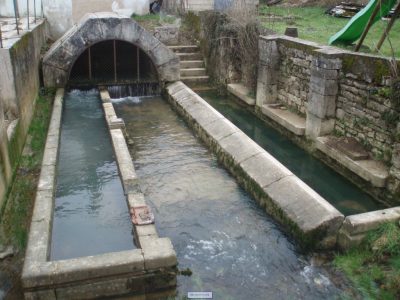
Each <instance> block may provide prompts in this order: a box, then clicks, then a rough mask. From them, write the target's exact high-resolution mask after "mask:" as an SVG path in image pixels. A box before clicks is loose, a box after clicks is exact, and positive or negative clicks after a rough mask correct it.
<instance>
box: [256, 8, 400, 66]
mask: <svg viewBox="0 0 400 300" xmlns="http://www.w3.org/2000/svg"><path fill="white" fill-rule="evenodd" d="M325 10H326V8H324V7H318V6H314V7H281V6H270V7H268V6H266V5H260V7H259V11H260V14H267V15H274V16H278V17H281V19H280V20H279V19H276V18H274V19H272V18H271V19H270V20H268V19H267V20H266V19H262V21H263V26H264V27H266V28H269V29H272V30H274V31H276V32H277V33H280V34H283V33H284V32H285V29H286V27H288V26H295V27H297V28H298V31H299V37H300V38H302V39H306V40H309V41H314V42H317V43H320V44H324V45H326V44H328V39H329V37H330V36H332V35H333V34H335V33H336V32H338V31H339V30H340V29H342V28H343V27H344V26H345V25H346V23H347V22H348V21H349V20H348V19H343V18H335V17H331V16H328V15H325V13H324V12H325ZM386 25H387V22H386V21H380V22H377V23H376V24H375V25H374V26H373V27H372V28H371V30H370V31H369V32H368V35H367V37H366V39H365V42H364V45H365V46H367V47H362V49H361V51H364V52H371V50H370V49H372V50H374V49H375V46H376V44H377V41H378V40H379V38H380V36H381V35H382V32H383V31H384V29H385V27H386ZM389 38H390V41H391V43H392V45H393V49H394V52H395V53H394V54H395V56H396V57H400V22H396V23H395V24H394V26H393V28H392V30H391V31H390V33H389ZM338 46H339V47H344V48H349V47H348V46H341V45H338ZM350 47H351V48H352V47H353V46H350ZM380 52H381V53H382V55H384V56H391V55H392V50H391V46H390V43H389V41H388V40H386V41H385V43H384V44H383V46H382V48H381V51H380ZM351 65H352V61H345V62H344V66H345V67H346V66H351Z"/></svg>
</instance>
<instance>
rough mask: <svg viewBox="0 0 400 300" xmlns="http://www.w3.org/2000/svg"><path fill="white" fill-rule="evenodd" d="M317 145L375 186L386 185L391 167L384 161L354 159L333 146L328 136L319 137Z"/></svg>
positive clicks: (320, 149) (319, 148)
mask: <svg viewBox="0 0 400 300" xmlns="http://www.w3.org/2000/svg"><path fill="white" fill-rule="evenodd" d="M316 147H317V149H318V150H319V151H321V152H323V153H325V154H326V155H328V156H329V157H331V158H333V159H335V160H336V161H337V162H339V163H340V164H341V165H343V166H344V167H346V168H347V169H349V170H351V171H352V172H354V173H355V174H357V175H358V176H360V177H361V178H363V179H364V180H366V181H368V182H370V183H371V184H372V185H373V186H375V187H385V185H386V180H387V178H388V177H389V169H388V167H387V166H386V165H385V164H384V163H382V162H380V161H376V160H372V159H365V160H353V159H351V158H350V157H349V156H347V155H344V154H343V152H341V151H340V150H338V149H336V148H334V147H332V146H331V145H330V143H329V137H328V136H324V137H319V138H317V140H316Z"/></svg>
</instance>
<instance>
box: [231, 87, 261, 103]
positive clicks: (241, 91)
mask: <svg viewBox="0 0 400 300" xmlns="http://www.w3.org/2000/svg"><path fill="white" fill-rule="evenodd" d="M228 92H230V93H232V94H233V95H235V96H236V97H238V98H239V99H240V100H242V101H243V102H245V103H247V104H248V105H255V104H256V99H255V98H254V97H250V96H249V94H250V90H249V89H248V88H247V87H246V86H244V85H243V84H242V83H230V84H228Z"/></svg>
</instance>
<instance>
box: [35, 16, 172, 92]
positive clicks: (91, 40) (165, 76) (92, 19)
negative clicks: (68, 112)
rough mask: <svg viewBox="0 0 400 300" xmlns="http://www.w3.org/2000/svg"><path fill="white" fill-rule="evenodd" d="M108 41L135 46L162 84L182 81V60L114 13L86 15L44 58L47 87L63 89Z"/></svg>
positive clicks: (124, 18) (134, 24) (44, 76)
mask: <svg viewBox="0 0 400 300" xmlns="http://www.w3.org/2000/svg"><path fill="white" fill-rule="evenodd" d="M107 40H120V41H126V42H129V43H132V44H134V45H136V46H137V47H139V48H140V49H141V50H143V51H144V52H145V53H146V54H147V55H148V56H149V57H150V59H151V60H152V62H153V64H154V66H155V68H156V70H157V73H158V78H159V80H160V82H161V83H164V82H173V81H177V80H179V79H180V75H179V74H180V70H179V58H178V57H177V56H176V55H175V54H174V53H173V52H172V51H171V50H170V49H168V47H166V46H165V45H164V44H163V43H161V42H160V41H159V40H158V39H156V38H155V37H153V36H152V35H151V34H150V33H149V32H148V31H146V30H145V29H144V28H143V27H141V26H140V25H138V24H137V23H136V22H135V21H133V20H132V19H131V18H128V17H124V16H120V15H117V14H115V13H95V14H87V15H85V16H84V17H83V18H82V20H81V21H80V22H79V24H77V25H75V26H74V27H72V28H71V29H70V30H69V31H68V32H66V33H65V34H64V35H63V36H62V37H61V38H60V39H59V40H57V42H55V43H54V44H53V45H52V47H51V48H50V49H49V51H48V52H47V53H46V55H45V56H44V58H43V79H44V84H45V86H46V87H63V86H65V85H66V84H67V82H68V77H69V73H70V70H71V68H72V66H73V65H74V63H75V61H76V59H77V58H78V57H79V56H80V55H81V54H82V53H83V51H85V50H86V49H87V48H88V47H89V46H91V45H94V44H96V43H99V42H101V41H107Z"/></svg>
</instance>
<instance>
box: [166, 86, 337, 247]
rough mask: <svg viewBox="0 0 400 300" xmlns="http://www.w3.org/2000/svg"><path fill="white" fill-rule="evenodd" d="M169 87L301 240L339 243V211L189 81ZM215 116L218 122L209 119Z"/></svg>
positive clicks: (180, 107)
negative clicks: (220, 111) (235, 123)
mask: <svg viewBox="0 0 400 300" xmlns="http://www.w3.org/2000/svg"><path fill="white" fill-rule="evenodd" d="M165 92H166V95H167V97H168V100H169V101H170V102H171V104H172V105H173V106H174V107H175V108H176V110H177V111H178V112H179V113H180V114H181V115H182V116H183V117H184V118H185V119H186V121H187V122H188V123H189V125H190V126H191V127H192V128H193V129H194V130H195V131H196V133H198V134H199V136H200V138H201V139H203V141H204V142H205V143H206V144H208V145H209V146H210V147H211V149H212V150H213V151H214V152H215V153H216V154H217V156H218V158H219V159H220V160H221V161H222V162H223V163H224V165H225V166H226V167H227V168H228V169H229V170H230V171H231V172H232V173H233V175H235V176H236V177H237V179H238V181H239V182H241V183H242V184H243V185H244V187H245V188H246V190H247V191H248V192H250V193H251V194H252V195H253V196H255V198H256V199H257V200H258V201H259V202H260V204H261V205H262V206H263V207H265V208H266V210H267V212H268V213H270V214H272V215H273V216H274V217H275V218H276V219H278V220H279V221H280V222H281V223H283V224H284V225H286V226H287V228H288V229H289V231H290V232H291V233H293V234H294V236H295V237H297V238H299V237H300V242H305V243H307V244H308V246H310V245H311V246H313V247H314V246H315V247H321V248H329V247H333V246H334V245H335V243H336V235H337V232H338V230H339V228H340V226H341V225H342V223H343V220H344V216H343V215H342V214H341V213H340V212H339V211H338V210H336V209H335V208H334V207H333V206H332V205H331V204H329V203H328V202H327V201H326V200H325V199H323V198H322V197H321V196H319V195H318V194H317V193H316V192H315V191H314V190H312V189H311V188H310V187H308V186H307V185H306V184H305V183H304V182H302V181H301V180H300V179H299V178H297V177H296V176H295V175H293V174H292V173H291V172H290V171H289V170H288V169H287V168H286V167H285V166H283V165H282V164H281V163H279V162H278V161H277V160H276V159H275V158H274V157H272V156H271V155H270V154H269V153H268V152H266V151H265V150H264V149H263V148H261V147H260V146H259V145H257V144H256V143H255V142H254V141H253V140H251V139H250V138H249V137H248V136H246V135H245V134H244V133H243V132H242V131H241V130H240V129H239V128H237V127H236V126H235V125H233V124H232V123H231V122H230V121H229V120H227V119H226V118H225V117H221V114H220V113H219V112H217V111H216V110H215V109H214V108H213V107H211V106H210V105H209V104H208V103H207V102H206V101H205V100H203V99H202V98H201V97H200V96H198V95H197V94H195V93H194V92H193V91H192V90H191V89H190V88H188V87H187V86H186V85H185V84H183V83H182V82H175V83H173V84H170V85H168V86H167V87H166V91H165ZM200 107H201V109H200V110H199V109H197V108H200ZM206 110H207V113H206V112H205V111H206ZM205 114H207V118H206V119H205V118H204V115H205ZM212 115H214V117H212ZM211 119H214V121H212V122H210V121H209V120H211ZM225 129H226V132H225V133H224V132H223V131H224V130H225Z"/></svg>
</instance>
